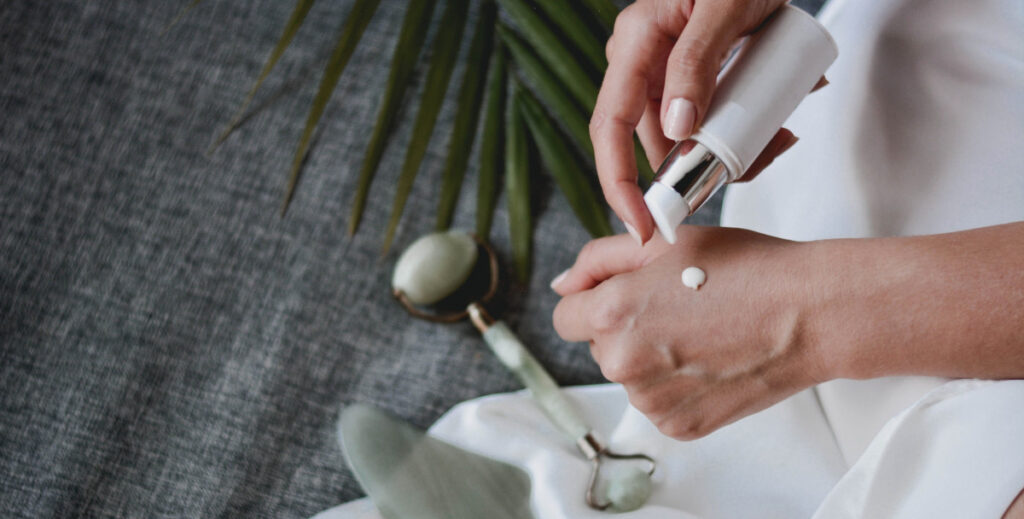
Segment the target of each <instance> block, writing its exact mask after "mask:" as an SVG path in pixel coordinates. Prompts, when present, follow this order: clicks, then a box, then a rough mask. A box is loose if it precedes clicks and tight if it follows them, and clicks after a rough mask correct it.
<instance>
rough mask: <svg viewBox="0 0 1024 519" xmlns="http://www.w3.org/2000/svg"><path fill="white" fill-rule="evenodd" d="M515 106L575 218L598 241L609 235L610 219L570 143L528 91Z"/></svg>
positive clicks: (523, 91)
mask: <svg viewBox="0 0 1024 519" xmlns="http://www.w3.org/2000/svg"><path fill="white" fill-rule="evenodd" d="M516 103H517V104H518V105H519V108H520V109H521V110H522V111H523V115H524V118H525V120H526V123H527V125H529V128H530V133H531V134H533V142H534V144H536V146H537V149H538V151H540V157H541V160H543V161H544V165H545V166H547V170H548V172H549V173H551V176H552V177H554V178H555V182H556V183H557V184H558V187H559V188H560V189H561V190H562V194H563V195H565V198H566V200H568V201H569V206H570V207H572V210H573V212H574V213H575V214H576V218H578V219H579V221H580V223H582V224H583V227H585V228H586V229H587V231H588V232H590V235H591V236H593V237H595V238H596V237H599V236H608V235H610V234H611V233H612V228H611V226H610V225H609V224H608V215H607V214H606V213H605V211H604V207H603V206H602V205H601V202H600V201H599V199H598V197H597V195H595V194H594V190H593V187H592V186H591V185H590V182H589V181H588V180H587V174H586V173H585V172H584V170H583V167H582V166H580V163H579V160H578V159H577V158H576V157H575V156H574V155H573V154H572V153H571V152H570V151H569V143H568V142H567V141H566V139H565V137H564V136H563V135H562V133H561V132H559V131H558V130H557V129H556V127H555V124H554V123H553V122H552V121H551V118H550V116H548V115H547V113H545V112H544V108H543V107H542V106H541V104H540V102H538V101H537V99H535V98H534V97H533V95H531V94H530V93H529V91H527V90H526V89H524V88H520V89H519V94H518V96H517V97H516Z"/></svg>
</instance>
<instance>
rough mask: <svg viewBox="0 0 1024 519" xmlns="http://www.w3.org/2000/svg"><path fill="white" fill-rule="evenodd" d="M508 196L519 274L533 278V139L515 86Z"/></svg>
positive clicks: (508, 124)
mask: <svg viewBox="0 0 1024 519" xmlns="http://www.w3.org/2000/svg"><path fill="white" fill-rule="evenodd" d="M505 196H506V197H507V199H508V224H509V229H508V230H509V237H510V238H511V240H512V257H513V259H514V260H515V267H516V277H517V278H518V280H519V282H520V283H525V282H526V281H527V280H528V279H530V256H531V254H532V252H531V249H532V247H531V245H532V243H531V242H532V237H531V234H532V232H531V230H532V222H531V218H530V142H529V136H528V132H527V127H526V121H525V119H524V118H523V109H522V92H521V91H519V90H518V89H516V88H515V87H513V89H512V103H510V104H509V105H508V107H507V113H506V114H505Z"/></svg>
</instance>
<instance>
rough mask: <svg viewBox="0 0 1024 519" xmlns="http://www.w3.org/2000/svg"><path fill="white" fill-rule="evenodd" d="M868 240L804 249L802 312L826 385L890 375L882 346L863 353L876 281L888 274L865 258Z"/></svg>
mask: <svg viewBox="0 0 1024 519" xmlns="http://www.w3.org/2000/svg"><path fill="white" fill-rule="evenodd" d="M865 242H866V240H848V239H847V240H821V241H813V242H807V243H804V244H802V247H803V250H802V251H800V252H801V254H802V256H803V258H804V264H803V270H804V273H805V275H806V278H805V280H804V281H803V282H802V286H803V290H802V292H801V295H800V300H799V304H800V308H801V312H802V315H803V316H804V318H803V322H804V323H805V324H804V327H805V329H806V331H805V335H806V341H807V342H808V344H807V346H806V347H807V349H808V352H809V355H810V358H811V359H812V362H813V363H814V364H815V365H814V368H813V369H814V370H815V372H816V373H818V374H819V376H820V377H821V381H827V380H832V379H837V378H849V379H867V378H875V377H879V376H883V375H885V373H884V369H883V367H884V366H885V365H887V364H888V362H887V361H886V360H885V357H886V353H887V352H886V351H885V350H884V348H881V346H882V345H881V344H879V343H875V344H872V345H871V346H869V347H864V337H865V335H871V334H872V331H873V330H872V329H871V326H870V322H871V321H872V317H871V315H870V314H871V312H872V311H873V310H875V309H876V308H875V309H873V308H872V306H873V305H872V301H873V300H875V296H876V295H877V294H872V293H871V292H872V291H873V290H875V288H876V287H877V286H878V281H879V280H878V279H877V278H872V276H871V272H875V273H876V275H877V273H878V272H879V271H885V269H884V268H882V267H881V265H879V264H878V263H879V261H880V258H878V257H873V256H872V255H871V254H863V251H864V245H865V244H866V243H865Z"/></svg>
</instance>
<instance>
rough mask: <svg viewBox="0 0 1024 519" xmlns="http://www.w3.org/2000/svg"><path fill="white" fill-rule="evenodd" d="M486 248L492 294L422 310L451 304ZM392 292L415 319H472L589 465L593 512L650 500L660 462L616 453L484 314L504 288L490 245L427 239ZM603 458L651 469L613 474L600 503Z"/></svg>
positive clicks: (411, 254) (440, 236)
mask: <svg viewBox="0 0 1024 519" xmlns="http://www.w3.org/2000/svg"><path fill="white" fill-rule="evenodd" d="M480 249H483V250H484V251H485V252H486V253H487V258H488V262H489V268H490V282H489V285H488V288H487V292H486V293H485V294H484V295H483V296H481V297H480V298H479V299H478V300H476V301H473V302H471V303H469V304H468V305H467V306H466V307H465V309H463V310H458V311H455V312H449V313H440V314H439V313H430V312H427V311H424V310H421V307H423V306H429V305H432V304H434V303H437V302H439V301H441V300H443V299H445V298H447V297H448V296H450V295H452V294H453V293H454V292H455V291H456V290H458V289H459V288H461V287H462V285H464V284H465V283H466V281H467V280H468V279H469V277H470V274H471V273H472V272H473V269H474V267H475V266H476V263H477V260H478V259H479V256H480V255H479V250H480ZM391 285H392V289H393V293H394V295H395V297H396V298H397V299H398V301H399V302H400V303H401V304H402V306H404V307H405V309H406V310H407V311H408V312H409V313H410V314H412V315H413V316H415V317H417V318H421V319H427V320H429V321H434V322H445V323H451V322H456V321H460V320H462V319H465V318H468V319H469V320H470V321H471V322H472V323H473V325H474V326H475V327H476V328H477V329H478V330H479V331H480V333H481V334H482V335H483V338H484V342H486V343H487V345H488V346H489V347H490V349H491V351H493V352H494V354H495V356H497V358H498V360H499V361H501V363H502V364H504V365H505V367H506V368H508V369H509V371H511V372H512V373H513V374H514V375H515V376H516V378H518V379H519V380H520V382H522V383H523V385H524V386H526V388H527V389H529V391H530V394H531V395H532V396H533V399H534V401H535V402H536V403H537V405H538V406H539V407H540V409H541V410H542V411H543V412H544V414H545V415H546V416H547V417H548V419H549V420H551V422H552V423H553V424H554V425H555V426H556V427H557V428H558V429H559V430H560V431H562V433H564V435H565V436H566V437H567V438H568V439H569V440H570V441H572V442H573V443H575V444H576V446H577V447H578V448H579V450H580V452H581V453H582V454H583V455H584V456H585V457H586V458H587V459H588V460H590V462H591V467H592V468H591V472H590V480H589V482H588V484H587V490H586V502H587V505H588V506H590V507H591V508H594V509H597V510H608V511H614V512H628V511H632V510H636V509H638V508H640V507H641V506H643V504H644V503H645V502H646V501H647V499H648V498H649V497H650V495H651V490H652V483H651V475H652V474H653V473H654V468H655V462H654V459H652V458H651V457H650V456H647V455H646V454H617V453H615V452H612V451H610V450H608V449H607V448H606V447H605V446H604V445H603V444H602V443H601V442H600V441H598V440H597V438H596V437H595V436H594V432H593V430H592V429H591V428H590V427H589V426H588V425H587V423H586V422H584V420H583V418H582V416H581V415H580V413H579V411H578V410H577V409H576V407H575V406H574V405H573V404H572V402H570V401H569V399H568V398H566V396H565V395H564V394H562V391H561V389H560V388H559V387H558V384H557V383H556V382H555V380H554V379H553V378H551V375H550V374H548V372H547V371H546V370H545V369H544V367H543V366H541V365H540V363H539V362H538V361H537V359H536V358H534V356H533V355H532V354H530V352H529V351H528V350H527V349H526V348H525V347H524V346H523V343H522V342H520V341H519V339H518V338H517V337H516V335H515V334H514V333H513V332H512V330H511V329H509V327H508V326H506V325H505V323H503V322H501V321H498V320H495V319H494V318H493V317H491V316H490V315H489V314H488V313H487V311H486V310H485V309H484V307H483V304H484V303H486V302H487V301H489V300H490V299H491V298H492V297H493V296H494V293H495V292H496V291H497V286H498V262H497V257H496V255H495V254H494V251H493V250H492V249H491V247H490V246H488V245H487V244H486V243H485V242H483V241H482V240H479V239H477V238H476V237H474V236H471V235H469V234H467V233H464V232H458V231H449V232H438V233H432V234H428V235H426V236H423V237H422V238H420V239H418V240H416V241H415V242H413V244H412V245H410V246H409V248H407V249H406V250H405V252H403V253H402V255H401V257H399V259H398V263H397V264H396V265H395V271H394V276H393V277H392V281H391ZM603 459H619V460H639V461H643V462H644V463H645V464H646V465H647V467H646V470H643V469H640V468H638V467H630V468H629V469H626V470H622V471H617V472H615V473H614V474H612V475H611V476H610V477H608V478H607V480H606V481H605V485H603V487H602V490H603V491H602V492H600V493H601V494H603V495H602V496H600V497H599V496H598V495H597V494H598V483H599V481H601V477H600V475H601V462H602V460H603Z"/></svg>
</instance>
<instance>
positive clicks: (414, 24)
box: [348, 0, 437, 234]
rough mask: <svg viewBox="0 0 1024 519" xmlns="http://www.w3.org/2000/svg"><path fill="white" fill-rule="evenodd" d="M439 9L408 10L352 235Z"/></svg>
mask: <svg viewBox="0 0 1024 519" xmlns="http://www.w3.org/2000/svg"><path fill="white" fill-rule="evenodd" d="M436 5H437V1H436V0H416V1H415V2H409V10H408V11H406V13H405V19H403V20H402V30H401V33H400V34H399V35H398V44H396V45H395V51H394V54H393V57H392V58H391V72H390V74H389V75H388V86H387V89H386V90H385V91H384V99H383V101H382V102H381V105H380V111H379V112H378V113H377V122H376V124H375V125H374V127H373V134H372V135H371V136H370V143H369V145H367V148H366V156H365V157H364V158H363V166H362V169H361V170H360V171H359V185H358V186H357V187H356V194H355V196H354V197H353V200H352V213H351V215H350V216H349V221H348V232H349V234H355V232H356V229H358V228H359V221H360V220H361V219H362V216H363V209H364V208H365V207H366V195H367V194H368V193H369V191H370V184H371V183H372V182H373V174H374V172H376V171H377V165H379V164H380V158H381V156H382V155H383V154H384V145H385V144H386V143H387V137H388V135H389V134H390V133H391V128H392V126H393V125H394V123H395V116H396V115H397V114H398V109H399V108H400V107H401V102H402V98H403V97H404V96H405V90H406V88H408V86H409V80H410V79H411V78H412V73H413V70H414V69H415V68H416V60H417V59H418V58H419V54H420V49H421V48H422V47H423V42H424V40H426V39H427V29H428V28H429V27H430V23H429V21H430V18H431V15H432V14H433V12H434V6H436Z"/></svg>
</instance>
